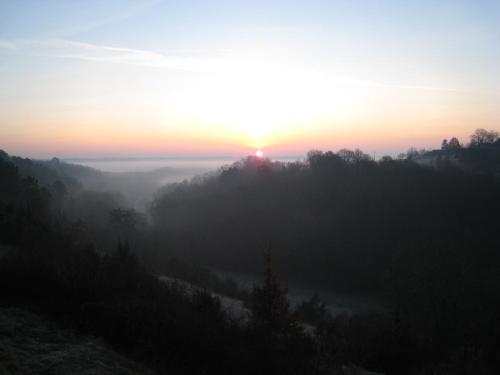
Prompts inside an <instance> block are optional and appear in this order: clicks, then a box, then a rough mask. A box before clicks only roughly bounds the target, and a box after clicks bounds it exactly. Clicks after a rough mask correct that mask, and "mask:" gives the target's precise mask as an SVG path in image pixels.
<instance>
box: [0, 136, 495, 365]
mask: <svg viewBox="0 0 500 375" xmlns="http://www.w3.org/2000/svg"><path fill="white" fill-rule="evenodd" d="M499 167H500V141H499V138H498V133H496V132H494V131H486V130H481V129H479V130H478V131H476V132H475V133H474V134H473V135H472V136H471V140H470V142H469V143H468V144H463V143H461V142H460V141H459V140H458V139H457V138H455V137H452V138H450V139H449V140H446V142H445V141H443V142H442V147H441V149H440V150H433V151H418V150H416V149H410V150H409V151H408V152H407V153H406V154H404V155H400V156H399V157H397V158H393V157H390V156H385V157H382V158H381V159H380V160H373V159H372V158H371V157H370V156H369V155H367V154H365V153H363V152H362V151H360V150H347V149H342V150H340V151H338V152H332V151H326V152H324V151H317V150H313V151H311V152H309V153H308V154H307V157H306V159H304V160H302V161H296V162H277V161H272V160H269V159H261V158H257V157H248V158H246V159H243V160H240V161H239V162H236V163H234V164H232V165H228V166H224V167H221V168H220V169H219V170H218V171H216V172H214V173H210V174H206V175H202V176H199V177H196V178H194V179H192V180H191V181H184V182H182V183H177V184H169V185H166V186H164V187H163V188H162V189H161V190H159V191H158V192H157V193H156V195H155V196H154V198H153V199H152V202H151V204H150V206H149V208H148V209H147V210H145V211H142V212H141V211H139V210H137V209H136V207H134V206H133V205H132V204H130V202H129V201H128V200H127V198H126V197H124V195H123V194H120V192H117V191H93V190H89V189H88V188H87V187H86V185H85V183H83V182H82V181H84V180H85V178H86V177H85V176H87V177H88V176H89V175H91V176H92V178H97V179H98V178H99V172H98V171H94V170H92V169H88V168H83V169H82V168H80V167H76V166H71V165H68V164H66V163H63V162H61V161H59V160H55V159H54V160H51V161H49V162H38V161H33V160H29V159H23V158H19V157H13V156H9V155H8V154H6V153H5V152H1V153H0V182H1V183H0V292H1V295H2V298H1V300H0V304H2V305H4V306H18V307H22V308H25V309H30V310H32V311H35V312H37V313H40V314H45V315H47V316H49V317H51V318H52V319H54V320H56V321H58V322H60V323H62V324H67V325H70V326H71V327H73V328H75V329H76V330H77V331H78V332H83V333H86V334H88V333H90V334H93V335H96V336H99V337H102V338H104V339H105V340H106V341H107V342H109V343H110V344H111V345H112V346H113V347H114V348H116V349H117V350H118V351H120V353H122V354H124V355H126V356H128V357H129V358H132V359H134V360H136V361H139V362H141V363H143V364H145V365H146V366H148V367H149V368H152V369H153V370H155V371H157V372H158V373H200V372H206V373H212V372H217V373H242V374H245V373H248V374H253V373H276V374H279V373H297V374H343V373H349V371H354V369H353V367H352V366H353V365H355V366H360V367H363V368H367V369H370V370H374V371H380V372H383V373H387V374H402V373H415V374H429V373H437V372H436V371H439V373H443V374H490V373H496V372H497V371H496V370H498V368H500V358H499V356H498V353H499V351H500V341H499V337H500V321H499V319H498V317H499V316H500V272H498V270H499V269H500V253H499V249H500V237H499V236H498V234H497V232H498V228H499V227H500V168H499ZM106 178H107V177H106ZM270 243H272V246H271V249H272V252H271V251H269V252H268V253H267V255H266V257H263V254H265V252H264V250H265V249H269V248H270V245H269V244H270ZM263 258H264V259H263ZM271 258H272V261H271ZM203 266H209V267H213V268H217V269H225V270H230V271H236V272H244V273H249V274H262V272H263V271H264V272H263V274H264V277H263V282H262V284H260V285H255V286H254V288H252V289H251V290H247V291H245V290H241V289H240V288H239V287H238V285H237V284H236V283H235V282H234V281H232V280H229V279H222V278H220V277H218V276H216V275H214V274H213V273H211V272H210V271H209V270H208V269H207V268H204V267H203ZM162 274H165V275H168V276H169V277H171V278H174V279H175V278H177V279H182V280H186V281H189V282H191V283H194V284H195V285H197V287H198V289H196V290H195V292H189V291H187V290H186V289H184V288H183V287H181V286H179V285H173V284H172V285H170V284H165V283H164V282H161V281H160V280H159V279H158V277H157V276H158V275H162ZM287 282H288V283H294V284H297V285H307V286H310V287H312V288H315V289H317V290H318V291H324V290H329V291H333V292H339V291H341V292H343V293H348V294H355V295H363V296H371V297H372V298H374V299H375V300H376V301H378V302H379V304H380V306H382V309H380V310H378V311H376V312H370V313H360V312H353V313H351V314H347V315H340V316H331V314H330V313H329V312H328V310H327V309H326V307H325V304H324V303H323V302H322V301H321V295H320V294H319V295H313V296H311V298H310V299H309V300H307V301H304V302H303V303H301V304H299V305H298V306H297V307H293V306H291V304H290V301H289V300H288V298H287V288H286V283H287ZM213 292H217V293H220V294H224V295H226V296H229V297H232V298H237V299H240V300H243V301H244V304H245V305H246V306H247V307H248V309H249V310H248V311H249V314H250V315H249V316H248V320H247V321H236V320H235V319H234V318H232V317H231V316H230V315H228V314H227V313H226V311H225V309H224V307H223V306H222V302H221V300H220V299H219V298H218V297H216V296H214V295H213V294H212V293H213ZM306 328H307V329H306ZM193 358H195V359H196V360H193ZM346 366H347V367H346ZM349 366H351V367H349ZM359 371H361V370H359Z"/></svg>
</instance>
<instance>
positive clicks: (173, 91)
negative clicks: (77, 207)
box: [0, 0, 500, 156]
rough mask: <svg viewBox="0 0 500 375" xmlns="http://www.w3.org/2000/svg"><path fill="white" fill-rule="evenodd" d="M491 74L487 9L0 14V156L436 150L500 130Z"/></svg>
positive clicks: (497, 34) (136, 9)
mask: <svg viewBox="0 0 500 375" xmlns="http://www.w3.org/2000/svg"><path fill="white" fill-rule="evenodd" d="M499 67H500V1H494V0H491V1H472V0H470V1H457V0H455V1H451V0H450V1H439V0H434V1H413V2H410V1H394V0H393V1H375V0H372V1H369V0H366V1H355V0H349V1H348V0H345V1H275V2H272V1H166V0H165V1H161V0H158V1H155V0H152V1H147V0H146V1H89V0H87V1H0V142H1V143H3V144H0V148H5V149H7V151H9V152H12V153H22V154H32V155H46V154H47V155H48V154H49V153H57V154H61V155H67V156H71V155H76V154H78V155H84V154H89V155H94V154H95V155H108V154H113V155H115V154H116V155H125V154H132V155H147V154H172V153H174V154H175V153H182V152H185V153H193V152H198V153H207V154H216V153H219V154H227V153H239V152H244V151H245V150H246V148H252V147H267V148H268V149H269V150H274V152H275V153H280V152H281V153H288V154H289V153H291V152H298V153H301V152H305V151H307V149H309V148H318V147H319V148H338V147H343V146H347V147H354V146H359V147H363V148H365V149H367V150H369V151H377V152H385V151H388V152H392V151H395V150H398V149H404V148H407V147H408V146H410V144H409V143H411V144H414V145H417V146H419V147H424V146H425V147H433V146H436V145H437V144H439V142H440V140H441V138H443V137H449V136H451V135H458V136H460V137H462V138H464V137H466V135H467V134H469V133H471V132H472V131H473V130H474V129H475V128H476V127H486V128H496V129H497V130H498V127H499V126H500V110H499V109H498V108H497V107H499V106H498V105H497V103H498V102H499V100H500V68H499ZM294 91H296V92H294ZM291 92H292V93H291ZM269 102H272V103H271V104H269ZM221 103H223V105H222V104H221ZM302 104H303V105H302ZM229 107H230V108H229ZM117 131H119V132H120V133H121V138H120V137H118V138H119V139H118V138H117V139H114V140H110V137H113V134H116V133H117ZM382 133H383V134H384V135H385V138H383V137H381V134H382ZM138 137H139V139H140V142H139V144H133V142H132V141H133V140H134V139H138ZM97 138H99V140H96V139H97ZM106 139H108V140H110V143H106V142H105V141H103V140H106ZM465 140H466V139H464V141H465ZM141 142H142V143H141ZM356 142H357V143H356ZM54 144H57V146H54Z"/></svg>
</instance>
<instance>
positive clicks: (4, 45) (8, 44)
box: [0, 40, 16, 50]
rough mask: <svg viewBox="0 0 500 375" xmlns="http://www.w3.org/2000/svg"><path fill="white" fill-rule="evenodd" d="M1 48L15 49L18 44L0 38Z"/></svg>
mask: <svg viewBox="0 0 500 375" xmlns="http://www.w3.org/2000/svg"><path fill="white" fill-rule="evenodd" d="M0 48H3V49H10V50H15V49H16V46H15V44H14V43H11V42H6V41H3V40H0Z"/></svg>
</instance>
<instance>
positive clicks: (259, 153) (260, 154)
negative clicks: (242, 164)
mask: <svg viewBox="0 0 500 375" xmlns="http://www.w3.org/2000/svg"><path fill="white" fill-rule="evenodd" d="M255 156H257V157H258V158H261V157H263V156H264V153H263V152H262V150H257V151H255Z"/></svg>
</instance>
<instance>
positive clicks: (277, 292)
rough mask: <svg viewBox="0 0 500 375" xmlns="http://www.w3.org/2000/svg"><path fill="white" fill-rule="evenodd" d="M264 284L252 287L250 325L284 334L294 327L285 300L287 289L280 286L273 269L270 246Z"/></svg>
mask: <svg viewBox="0 0 500 375" xmlns="http://www.w3.org/2000/svg"><path fill="white" fill-rule="evenodd" d="M265 261H266V268H265V271H264V284H263V285H262V286H261V287H257V286H254V288H253V293H252V316H251V318H252V323H253V325H254V326H255V327H256V328H260V329H265V330H267V331H268V332H270V333H277V334H280V333H286V332H287V331H288V330H289V329H291V328H292V327H293V326H294V320H293V319H292V317H291V314H290V306H289V302H288V298H287V293H288V290H287V288H285V287H283V286H281V285H280V283H279V281H278V278H277V277H276V274H275V272H274V269H273V264H272V253H271V246H269V248H268V250H267V251H266V254H265Z"/></svg>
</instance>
